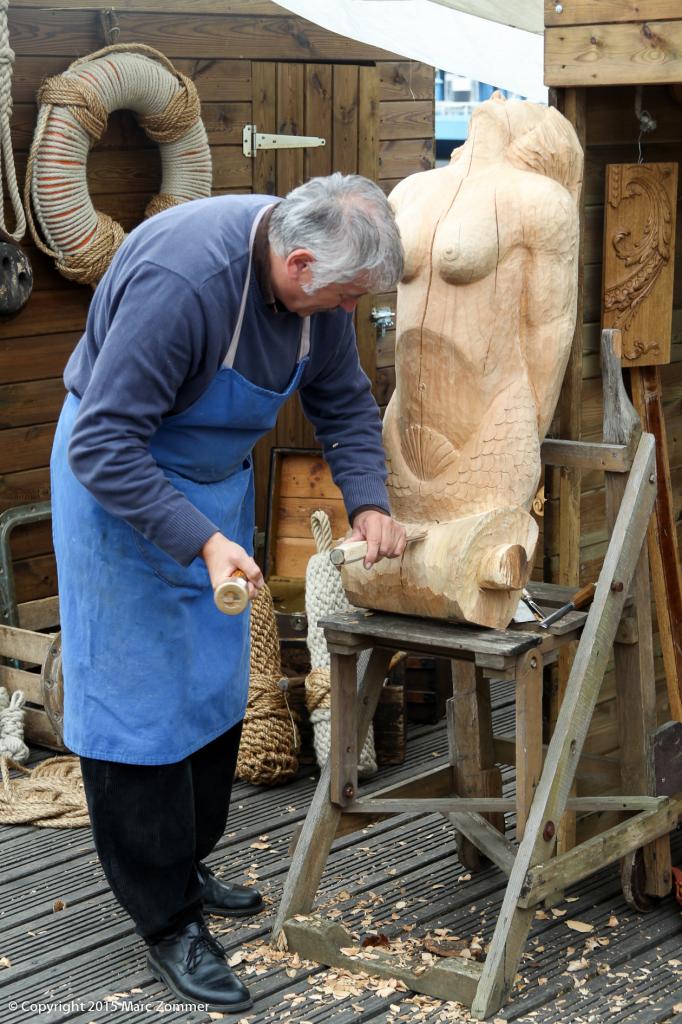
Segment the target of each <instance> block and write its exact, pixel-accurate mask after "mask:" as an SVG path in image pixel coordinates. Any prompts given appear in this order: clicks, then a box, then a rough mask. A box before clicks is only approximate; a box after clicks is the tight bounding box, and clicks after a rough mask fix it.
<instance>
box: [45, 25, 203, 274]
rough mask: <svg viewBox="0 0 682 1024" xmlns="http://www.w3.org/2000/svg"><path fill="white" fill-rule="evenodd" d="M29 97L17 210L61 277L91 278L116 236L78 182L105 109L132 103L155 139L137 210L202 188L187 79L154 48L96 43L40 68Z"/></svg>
mask: <svg viewBox="0 0 682 1024" xmlns="http://www.w3.org/2000/svg"><path fill="white" fill-rule="evenodd" d="M38 101H39V103H40V110H39V114H38V122H37V125H36V130H35V134H34V137H33V143H32V146H31V153H30V156H29V163H28V169H27V172H26V188H25V200H26V210H27V214H28V220H29V225H30V227H31V233H32V235H33V238H34V240H35V242H36V244H37V245H38V247H39V248H40V249H42V250H43V252H46V253H47V254H48V255H50V256H52V257H53V258H54V259H55V260H56V263H57V268H58V270H59V271H60V272H61V273H62V274H63V275H64V276H65V277H68V278H69V279H71V280H75V281H79V282H81V283H84V284H91V285H93V287H94V285H95V284H96V283H97V281H99V279H100V277H101V276H102V274H103V273H104V271H105V270H106V269H107V267H108V266H109V263H110V262H111V259H112V257H113V255H114V253H115V252H116V250H117V248H118V247H119V245H120V244H121V242H122V241H123V238H124V237H125V232H124V230H123V228H122V227H121V225H120V224H119V223H118V222H117V221H115V220H113V218H111V217H109V216H108V215H107V214H105V213H101V212H98V211H97V210H96V209H95V207H94V206H93V203H92V200H91V198H90V194H89V192H88V183H87V159H88V152H89V150H90V149H91V148H92V146H94V145H95V143H96V142H97V141H98V140H99V139H100V138H101V136H102V134H103V132H104V131H105V129H106V125H107V118H108V116H109V114H110V113H111V112H112V111H114V110H123V109H127V110H132V111H133V112H134V113H135V114H136V115H137V117H138V120H139V123H140V125H141V126H142V127H143V128H144V130H145V132H146V134H147V135H148V136H149V137H150V138H151V139H154V140H155V141H156V142H157V143H158V145H159V148H160V152H161V166H162V181H161V188H160V191H159V193H158V194H157V195H155V196H154V197H153V198H152V200H151V201H150V203H149V204H148V206H147V208H146V210H145V216H147V217H149V216H151V215H152V214H154V213H158V212H159V211H160V210H162V209H166V208H168V207H169V206H173V205H175V204H176V203H183V202H186V201H187V200H190V199H199V198H201V197H203V196H208V195H210V193H211V154H210V150H209V145H208V139H207V137H206V130H205V128H204V125H203V122H202V120H201V114H200V107H199V98H198V96H197V92H196V89H195V87H194V84H193V82H192V81H191V80H190V79H189V78H187V77H186V76H185V75H183V74H182V73H181V72H179V71H177V70H176V69H175V68H174V67H173V65H172V64H171V63H170V61H169V60H168V59H167V58H166V57H164V55H163V54H162V53H159V52H158V51H157V50H154V49H152V48H151V47H148V46H143V45H141V44H130V45H125V44H117V45H114V46H108V47H106V48H105V49H103V50H98V51H97V53H93V54H90V55H89V56H88V57H83V58H81V59H80V60H77V61H74V63H73V64H71V65H70V66H69V68H68V69H67V70H66V71H65V72H64V73H63V74H61V75H56V76H55V77H54V78H48V79H47V80H46V81H45V82H44V83H43V85H42V87H41V89H40V91H39V93H38ZM32 212H34V213H35V220H37V221H38V224H39V225H40V232H39V231H38V229H37V226H36V224H35V221H34V217H33V216H32V215H31V214H32Z"/></svg>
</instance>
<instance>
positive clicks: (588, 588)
mask: <svg viewBox="0 0 682 1024" xmlns="http://www.w3.org/2000/svg"><path fill="white" fill-rule="evenodd" d="M596 589H597V585H596V584H595V583H586V584H585V586H584V587H581V588H580V590H578V591H577V593H575V594H574V595H573V597H572V598H571V600H570V601H569V602H568V604H562V606H561V608H557V609H556V611H553V612H552V613H551V614H550V615H548V616H547V617H546V618H544V619H543V620H542V622H540V623H539V625H540V626H542V628H543V629H547V628H548V627H549V626H551V625H552V623H553V622H558V620H559V619H563V617H564V615H568V613H569V612H574V611H577V610H578V609H579V608H584V607H585V605H586V604H589V603H590V601H591V600H592V598H593V597H594V592H595V590H596Z"/></svg>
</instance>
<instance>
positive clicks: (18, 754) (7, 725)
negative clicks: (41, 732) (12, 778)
mask: <svg viewBox="0 0 682 1024" xmlns="http://www.w3.org/2000/svg"><path fill="white" fill-rule="evenodd" d="M25 703H26V697H25V696H24V694H23V692H22V691H21V690H16V691H15V692H14V693H13V694H12V696H11V697H10V695H9V693H8V692H7V690H6V689H5V687H4V686H0V757H11V758H12V760H13V761H17V762H21V763H22V764H23V762H24V761H28V755H29V749H28V747H27V746H26V744H25V743H24V715H25V712H24V704H25Z"/></svg>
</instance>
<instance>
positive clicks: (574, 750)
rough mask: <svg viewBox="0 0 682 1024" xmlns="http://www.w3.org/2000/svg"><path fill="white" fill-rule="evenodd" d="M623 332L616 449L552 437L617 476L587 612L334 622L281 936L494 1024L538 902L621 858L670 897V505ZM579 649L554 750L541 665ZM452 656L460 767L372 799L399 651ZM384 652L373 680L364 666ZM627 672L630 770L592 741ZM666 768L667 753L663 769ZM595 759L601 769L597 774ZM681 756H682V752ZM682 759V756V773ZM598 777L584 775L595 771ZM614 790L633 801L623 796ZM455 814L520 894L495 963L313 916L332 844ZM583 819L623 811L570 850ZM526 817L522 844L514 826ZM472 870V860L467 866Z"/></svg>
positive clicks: (674, 734)
mask: <svg viewBox="0 0 682 1024" xmlns="http://www.w3.org/2000/svg"><path fill="white" fill-rule="evenodd" d="M613 333H614V332H610V331H605V332H604V346H603V350H602V363H603V373H604V384H605V388H604V437H605V443H603V444H590V445H581V444H580V442H563V443H562V442H560V441H554V442H550V443H549V444H546V445H545V446H544V448H543V459H544V461H545V462H552V461H553V460H555V462H554V464H556V462H558V461H559V460H560V459H561V460H563V463H562V464H564V465H566V464H569V465H570V464H573V465H580V466H581V467H585V466H587V467H590V468H593V469H594V468H601V469H603V470H605V473H606V491H607V514H608V516H609V519H610V523H611V537H610V541H609V546H608V550H607V552H606V556H605V558H604V563H603V567H602V570H601V573H600V575H599V580H598V583H597V587H596V591H595V595H594V600H593V602H592V606H591V608H590V610H589V612H588V613H587V615H585V614H583V613H570V615H569V616H566V617H565V618H564V619H562V620H560V623H559V624H558V625H557V626H556V627H555V628H554V629H553V630H550V631H549V633H547V632H545V631H540V630H538V629H537V628H530V627H526V626H524V627H521V628H519V629H506V630H492V629H482V628H477V627H474V626H469V625H462V624H459V623H451V622H439V621H436V620H427V619H419V618H412V617H409V616H401V615H395V614H386V613H384V612H368V611H361V610H357V611H354V612H352V613H349V614H345V615H337V616H334V617H333V618H328V619H325V620H323V622H322V625H323V626H324V629H325V635H326V638H327V643H328V646H329V650H330V654H331V727H332V734H331V753H330V757H329V761H328V763H327V765H326V767H325V768H324V769H323V771H322V774H321V777H320V781H319V784H318V787H317V790H316V793H315V796H314V797H313V801H312V804H311V806H310V809H309V812H308V816H307V818H306V821H305V824H304V826H303V829H302V831H301V834H300V836H299V838H298V842H297V844H296V847H295V850H294V854H293V860H292V864H291V867H290V870H289V875H288V878H287V882H286V885H285V888H284V893H283V896H282V902H281V904H280V907H279V911H278V914H277V917H276V920H275V925H274V929H273V942H275V943H279V944H283V943H286V944H287V946H288V948H289V949H290V950H293V951H296V952H298V953H299V954H300V955H301V956H303V957H306V958H309V959H313V960H317V961H319V962H321V963H326V964H330V965H337V966H343V967H346V968H348V969H350V970H355V971H358V970H362V971H366V972H368V973H370V974H378V975H384V976H390V977H393V978H399V979H401V980H403V981H404V982H405V984H406V985H407V986H408V987H409V988H411V989H413V990H415V991H417V992H423V993H425V994H428V995H432V996H435V997H437V998H440V999H451V1000H455V1001H458V1002H462V1003H465V1004H467V1005H468V1006H470V1007H471V1009H472V1013H473V1015H474V1016H475V1017H477V1018H479V1019H486V1018H488V1017H490V1016H491V1015H493V1014H494V1013H496V1012H497V1010H499V1008H500V1007H501V1006H502V1004H503V1002H504V1001H505V1000H506V999H507V998H508V997H509V995H510V994H511V991H512V988H513V985H514V980H515V978H516V975H517V971H518V968H519V965H520V963H521V958H522V955H523V952H524V948H525V944H526V941H527V937H528V933H529V931H530V927H531V924H532V920H533V916H534V913H535V909H536V908H537V906H538V905H539V904H541V903H543V902H552V901H554V900H556V899H557V898H558V897H559V896H560V895H561V893H562V892H563V891H564V890H565V888H566V887H567V886H569V885H571V884H573V883H575V882H577V881H579V880H581V879H583V878H585V877H587V876H589V875H590V874H592V873H594V872H596V871H598V870H599V869H600V868H602V867H604V866H605V865H607V864H615V863H617V862H618V861H621V877H622V881H623V892H624V895H625V897H626V898H627V899H628V900H629V902H630V903H632V904H633V905H634V906H639V907H640V908H642V909H643V904H644V903H645V902H646V901H647V900H651V899H655V898H657V897H660V896H663V895H665V894H666V893H667V892H669V890H670V887H671V867H670V847H669V833H670V831H671V830H672V829H673V828H674V827H675V826H676V824H677V821H678V818H679V816H680V814H682V777H680V776H681V772H680V770H678V771H675V770H673V771H672V772H668V774H667V777H666V780H665V785H663V784H662V782H661V779H660V778H659V777H657V775H660V773H657V771H656V766H655V747H656V743H658V744H659V748H662V749H663V752H664V754H665V750H666V749H667V751H668V754H670V752H671V751H677V750H678V749H679V743H680V740H681V738H682V737H681V736H680V732H681V730H682V726H680V724H679V723H676V722H675V723H670V727H669V728H668V729H667V730H664V732H663V733H661V730H658V731H657V730H656V715H655V682H654V679H655V677H654V671H653V646H652V630H651V597H650V588H649V568H648V559H647V552H646V546H645V545H643V542H644V539H645V536H646V531H647V526H648V523H649V520H650V517H651V512H652V509H653V506H654V501H655V497H656V462H655V444H654V438H653V436H652V435H651V434H647V433H642V432H641V429H640V427H639V420H638V418H637V416H636V414H635V412H634V410H633V409H632V406H631V405H630V403H629V400H628V398H627V395H626V394H625V391H624V388H623V383H622V377H621V372H620V365H619V364H618V362H617V361H616V360H615V358H614V354H613V350H612V342H613V337H612V335H613ZM535 596H536V600H539V601H540V602H542V601H544V602H545V603H546V604H548V605H549V604H557V603H558V604H560V603H562V601H563V600H564V598H565V596H566V592H565V590H564V591H562V590H561V589H560V588H558V589H556V590H554V591H553V588H551V587H548V586H545V587H544V590H543V591H542V593H540V592H536V595H535ZM574 643H577V649H576V652H575V657H574V658H573V664H572V668H571V672H570V676H569V678H568V681H567V685H566V690H565V693H564V695H563V699H562V701H561V704H560V707H559V709H558V714H557V716H556V721H555V723H554V728H553V732H552V735H551V738H550V739H549V743H548V744H547V745H546V746H545V745H544V744H543V720H542V677H543V668H544V665H545V664H547V663H548V662H549V661H550V660H552V659H554V658H555V657H556V656H557V653H560V652H561V651H562V650H564V649H566V648H567V647H568V645H569V644H574ZM397 649H400V650H405V651H408V652H412V651H415V652H419V653H423V654H428V655H439V656H441V657H443V656H444V657H446V658H448V659H450V662H451V664H452V666H453V668H452V679H453V697H452V698H451V700H450V701H449V706H448V736H449V743H450V759H449V760H450V763H449V764H448V765H446V766H445V767H444V768H438V769H434V770H432V771H430V772H426V773H424V774H422V775H420V776H418V777H416V778H415V779H413V780H411V781H410V782H409V783H407V784H402V785H400V786H399V787H388V788H386V789H384V790H381V791H379V792H375V793H374V794H373V796H372V797H371V798H364V797H362V796H360V794H359V793H358V778H357V755H358V751H359V750H360V749H362V744H363V742H364V739H365V736H366V733H367V730H368V728H369V724H370V722H371V720H372V715H373V713H374V710H375V708H376V704H377V701H378V699H379V694H380V692H381V687H382V685H383V682H384V679H385V676H386V671H387V668H388V664H389V661H390V658H391V657H392V654H393V652H394V651H395V650H397ZM362 651H369V652H370V654H369V659H368V660H367V661H366V665H365V668H364V671H362V670H361V671H360V672H358V654H359V652H362ZM612 652H613V655H614V662H615V668H616V673H617V677H618V691H617V697H618V702H619V715H618V721H619V740H620V749H621V758H620V762H619V763H618V764H617V765H614V764H613V763H611V762H608V761H606V760H603V759H599V758H594V757H592V758H590V757H587V758H584V757H583V746H584V743H585V739H586V737H587V733H588V729H589V726H590V722H591V719H592V715H593V712H594V708H595V705H596V702H597V697H598V694H599V689H600V685H601V682H602V679H603V675H604V671H605V668H606V665H607V663H608V661H609V658H610V656H611V653H612ZM491 678H495V679H499V678H507V679H513V680H514V681H515V688H516V710H515V735H514V738H513V741H511V742H510V740H509V738H508V737H501V738H496V737H494V736H493V732H492V726H491V715H490V697H489V689H488V682H489V680H490V679H491ZM663 760H665V757H664V758H663ZM511 761H514V762H515V763H516V775H517V785H516V794H515V796H514V798H512V799H508V798H504V797H503V796H502V790H501V777H500V773H499V768H498V767H497V763H498V762H502V763H505V762H506V763H509V762H511ZM586 761H589V762H590V763H589V765H588V764H586ZM677 762H679V757H677ZM670 763H671V759H670V758H669V759H668V764H670ZM581 765H582V768H581ZM581 771H582V772H587V773H588V774H591V775H592V776H594V777H597V778H599V779H600V780H602V781H603V782H604V786H603V790H602V792H603V795H599V794H596V795H595V794H594V792H591V793H590V795H587V796H579V795H577V796H574V795H572V788H573V787H574V785H575V783H576V780H578V779H579V777H580V774H581ZM614 788H616V789H617V792H616V793H615V794H614V792H613V790H614ZM434 811H436V812H440V813H442V814H443V815H445V816H446V817H447V818H448V819H449V820H450V822H451V823H452V824H453V825H454V827H455V829H456V831H457V833H458V836H459V837H460V839H459V841H460V852H462V853H463V855H464V858H465V863H469V864H471V866H472V867H475V866H476V863H475V858H477V857H480V856H483V857H485V858H487V859H488V860H490V861H492V862H493V863H494V864H495V865H497V867H498V868H500V869H501V870H502V871H503V872H504V873H505V874H506V875H507V876H508V882H507V888H506V892H505V896H504V900H503V903H502V907H501V910H500V913H499V917H498V920H497V924H496V927H495V931H494V934H493V938H492V941H491V943H490V947H489V950H488V954H487V957H486V960H485V962H484V963H482V964H480V963H475V962H471V961H467V960H463V959H461V958H454V959H449V960H446V961H444V962H442V963H439V964H436V965H434V966H431V967H427V968H425V967H424V965H423V964H417V965H414V964H409V963H402V962H401V961H400V959H399V958H396V957H395V956H393V955H391V954H388V953H384V952H383V951H381V950H377V949H371V950H362V949H360V948H356V940H355V939H354V938H353V936H352V935H351V934H350V932H348V931H347V930H346V929H345V928H344V927H343V925H342V924H341V923H339V922H338V921H332V920H326V919H325V918H324V917H322V916H320V915H314V914H311V909H312V905H313V901H314V898H315V895H316V892H317V889H318V886H319V882H320V879H321V876H322V872H323V870H324V866H325V863H326V860H327V856H328V854H329V850H330V848H331V844H332V841H333V839H334V836H335V835H336V834H337V832H338V830H339V827H340V826H341V825H342V822H343V821H344V819H346V820H348V819H351V820H352V821H356V820H358V819H359V820H360V821H361V822H362V821H364V822H366V821H367V820H368V817H367V816H372V815H385V814H401V813H405V812H414V813H425V812H426V813H428V812H434ZM573 811H610V812H613V811H617V812H619V813H620V815H621V819H620V820H619V822H618V823H617V824H615V825H614V826H613V827H611V828H609V829H607V830H606V831H604V832H602V833H600V834H599V835H596V836H593V837H592V838H590V839H588V840H587V841H585V842H582V843H580V844H578V845H577V846H575V847H574V848H573V849H571V850H569V851H567V852H559V854H558V855H557V850H556V845H557V833H558V830H559V825H560V822H561V820H562V817H563V816H564V815H565V814H566V813H571V812H573ZM505 813H513V814H515V815H516V836H515V841H514V840H512V839H509V838H507V837H506V835H505V834H504V818H503V816H504V814H505ZM467 858H470V859H469V860H467Z"/></svg>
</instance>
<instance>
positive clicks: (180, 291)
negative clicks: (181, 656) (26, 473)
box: [64, 196, 389, 565]
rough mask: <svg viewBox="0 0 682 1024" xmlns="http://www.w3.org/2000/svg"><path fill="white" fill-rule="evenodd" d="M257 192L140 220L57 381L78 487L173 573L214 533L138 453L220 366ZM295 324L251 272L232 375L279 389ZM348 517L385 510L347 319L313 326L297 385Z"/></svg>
mask: <svg viewBox="0 0 682 1024" xmlns="http://www.w3.org/2000/svg"><path fill="white" fill-rule="evenodd" d="M271 202H272V198H271V197H269V196H268V197H266V196H216V197H213V198H210V199H201V200H195V201H193V202H191V203H185V204H183V205H181V206H178V207H175V208H174V209H172V210H168V211H166V212H164V213H160V214H157V215H156V216H155V217H153V218H151V219H150V220H148V221H145V222H144V223H143V224H141V225H140V226H139V227H137V228H136V229H135V230H134V231H133V232H132V233H131V234H130V235H129V236H128V237H127V238H126V240H125V241H124V243H123V245H122V246H121V247H120V249H119V250H118V252H117V253H116V256H115V257H114V260H113V262H112V264H111V266H110V268H109V270H108V271H107V273H106V274H105V275H104V277H103V278H102V280H101V282H100V284H99V285H98V287H97V289H96V291H95V293H94V296H93V299H92V303H91V305H90V310H89V313H88V319H87V324H86V330H85V334H84V335H83V337H82V338H81V340H80V341H79V343H78V345H77V346H76V348H75V350H74V352H73V354H72V356H71V358H70V360H69V362H68V364H67V367H66V370H65V373H64V382H65V384H66V387H67V389H68V390H69V391H70V392H72V393H73V394H74V395H76V396H77V397H78V398H80V399H81V404H80V409H79V412H78V417H77V419H76V423H75V425H74V429H73V433H72V437H71V443H70V446H69V462H70V465H71V468H72V470H73V472H74V474H75V475H76V477H77V478H78V480H79V481H80V482H81V483H82V484H83V486H84V487H86V488H87V489H88V490H89V491H90V492H91V494H92V495H93V496H94V497H95V499H96V500H97V501H98V502H99V503H100V504H101V505H102V506H103V508H105V509H106V510H107V511H108V512H110V513H111V514H112V515H115V516H118V517H120V518H122V519H125V520H126V521H127V522H128V523H130V525H131V526H133V527H135V528H136V529H137V530H139V531H140V532H141V533H142V534H143V535H144V536H145V537H147V538H148V539H150V540H152V541H153V542H154V543H155V544H157V545H158V546H159V547H161V548H162V549H163V550H165V551H166V552H167V553H168V554H169V555H171V556H172V557H173V558H175V559H176V560H177V561H178V562H180V563H181V564H183V565H188V564H189V563H190V562H191V561H192V559H193V558H194V557H195V556H196V555H197V554H198V553H199V551H200V549H201V547H202V545H203V544H204V543H205V541H206V540H208V538H209V537H210V536H211V535H212V534H213V533H215V532H216V527H215V526H214V524H213V523H211V522H210V520H208V519H207V518H206V517H205V516H204V515H203V514H202V513H201V512H199V510H198V509H196V508H195V507H194V506H193V505H192V504H191V503H190V502H189V501H188V500H187V499H186V498H185V497H184V496H183V495H181V494H180V493H179V492H178V491H177V490H176V488H174V487H173V486H172V485H171V484H170V482H169V481H168V480H167V478H166V477H165V475H164V474H163V472H162V470H161V469H160V468H159V466H158V465H157V464H156V462H155V461H154V459H153V457H152V455H151V454H150V451H149V444H150V442H151V440H152V438H153V436H154V433H155V432H156V430H157V429H158V427H159V426H160V424H161V422H162V420H163V418H164V416H168V415H172V414H174V413H178V412H182V411H183V410H184V409H186V408H188V407H189V406H190V405H191V404H192V403H193V402H195V401H196V400H197V399H198V398H199V397H200V396H201V395H202V394H203V392H204V391H205V390H206V388H207V387H208V386H209V384H210V383H211V381H212V379H213V377H214V375H215V374H216V373H217V371H218V370H219V369H220V366H221V364H222V361H223V359H224V358H225V354H226V352H227V347H228V344H229V340H230V338H231V336H232V332H233V329H234V326H235V323H236V319H237V313H238V309H239V303H240V299H241V294H242V290H243V285H244V280H245V277H246V269H247V264H248V239H249V233H250V229H251V225H252V223H253V219H254V217H255V215H256V213H257V211H258V210H259V209H260V208H261V207H262V206H263V205H267V204H268V203H271ZM301 323H302V321H301V318H300V317H299V316H297V315H296V314H295V313H288V312H286V311H285V312H277V311H275V310H274V309H273V308H272V307H271V306H268V305H267V304H266V303H265V301H264V298H263V295H262V293H261V290H260V287H259V284H258V281H257V279H256V275H255V274H254V273H253V271H252V275H251V283H250V286H249V293H248V299H247V305H246V313H245V318H244V324H243V328H242V334H241V341H240V343H239V347H238V350H237V358H236V361H235V364H234V368H235V370H236V371H237V372H238V373H240V374H241V375H242V376H244V377H245V378H246V379H248V380H249V381H251V382H252V383H254V384H256V385H258V386H261V387H266V388H269V389H270V390H274V391H279V392H281V391H284V390H285V388H286V387H287V385H288V383H289V381H290V379H291V377H292V373H293V370H294V367H295V365H296V357H297V353H298V345H299V339H300V333H301ZM300 397H301V402H302V405H303V410H304V412H305V414H306V416H307V417H308V419H309V420H311V422H312V423H313V425H314V427H315V436H316V437H317V439H318V441H319V442H320V443H321V444H322V447H323V450H324V454H325V458H326V459H327V461H328V462H329V465H330V468H331V471H332V475H333V477H334V480H335V482H336V483H337V485H338V486H339V487H340V488H341V491H342V493H343V497H344V503H345V505H346V509H347V511H348V513H349V516H352V514H353V512H354V510H355V509H357V508H359V507H360V506H364V505H371V506H377V507H380V508H383V509H386V510H388V508H389V505H388V497H387V494H386V487H385V479H386V468H385V461H384V449H383V446H382V442H381V420H380V416H379V410H378V408H377V406H376V403H375V401H374V399H373V397H372V394H371V390H370V383H369V380H368V378H367V377H366V375H365V374H364V373H363V371H362V368H361V367H360V362H359V358H358V353H357V347H356V343H355V332H354V330H353V324H352V317H351V315H350V314H347V313H344V312H343V311H342V310H335V311H332V312H327V313H316V314H315V315H314V316H313V317H312V318H311V337H310V360H309V362H308V364H307V366H306V368H305V371H304V373H303V376H302V380H301V384H300Z"/></svg>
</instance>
